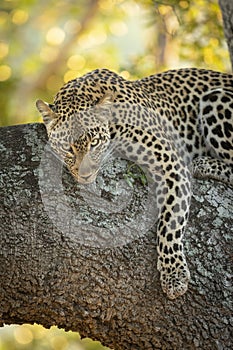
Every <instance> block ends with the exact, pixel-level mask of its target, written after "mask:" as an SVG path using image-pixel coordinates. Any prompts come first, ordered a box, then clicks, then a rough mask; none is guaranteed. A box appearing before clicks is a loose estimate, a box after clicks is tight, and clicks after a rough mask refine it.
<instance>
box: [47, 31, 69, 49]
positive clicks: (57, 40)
mask: <svg viewBox="0 0 233 350" xmlns="http://www.w3.org/2000/svg"><path fill="white" fill-rule="evenodd" d="M64 39H65V32H64V30H62V29H61V28H59V27H52V28H51V29H49V31H48V32H47V34H46V40H47V42H48V43H49V44H50V45H55V46H56V45H60V44H61V43H62V42H63V41H64Z"/></svg>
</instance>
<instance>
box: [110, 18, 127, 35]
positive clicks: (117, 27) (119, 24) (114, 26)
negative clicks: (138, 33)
mask: <svg viewBox="0 0 233 350" xmlns="http://www.w3.org/2000/svg"><path fill="white" fill-rule="evenodd" d="M110 31H111V33H112V34H113V35H116V36H124V35H125V34H127V33H128V27H127V25H126V24H125V22H123V21H115V22H112V23H111V24H110Z"/></svg>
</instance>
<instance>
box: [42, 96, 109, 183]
mask: <svg viewBox="0 0 233 350" xmlns="http://www.w3.org/2000/svg"><path fill="white" fill-rule="evenodd" d="M110 99H111V98H110V97H109V96H107V97H105V98H104V99H103V100H102V101H101V102H100V103H99V104H98V105H97V106H95V107H92V108H88V109H86V110H79V111H75V112H74V113H73V114H65V113H64V114H63V115H62V114H61V112H59V113H57V112H54V111H53V105H49V104H47V103H46V102H43V101H42V100H38V101H37V102H36V106H37V109H38V110H39V112H40V113H41V115H42V117H43V121H44V124H45V126H46V130H47V134H48V137H49V143H50V146H51V148H52V150H53V151H54V152H55V154H56V155H57V156H58V157H59V158H60V159H61V160H62V161H63V162H64V163H65V164H66V166H67V168H68V169H69V171H70V172H71V174H72V175H73V176H74V178H75V179H76V180H77V181H78V182H79V183H83V184H88V183H91V182H93V181H94V180H95V179H96V176H97V174H98V171H99V169H100V167H101V164H102V162H103V160H104V158H105V157H106V156H107V153H108V146H109V144H110V125H109V115H110V113H111V110H110V107H109V106H110V103H111V102H110Z"/></svg>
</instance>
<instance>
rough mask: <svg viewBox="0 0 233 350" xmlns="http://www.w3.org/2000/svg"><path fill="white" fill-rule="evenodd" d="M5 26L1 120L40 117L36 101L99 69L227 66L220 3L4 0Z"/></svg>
mask: <svg viewBox="0 0 233 350" xmlns="http://www.w3.org/2000/svg"><path fill="white" fill-rule="evenodd" d="M0 29H1V31H0V33H1V34H0V35H1V36H0V111H1V116H0V124H1V125H10V124H18V123H27V122H36V121H41V120H40V119H39V118H40V117H39V114H38V112H37V111H36V108H35V100H36V99H38V98H41V99H45V100H46V101H48V102H51V101H52V100H53V97H54V95H55V94H56V92H57V91H58V90H59V88H60V87H61V86H62V85H63V84H64V83H65V82H67V81H68V80H70V79H73V78H75V77H77V76H81V75H83V74H85V73H86V72H88V71H90V70H93V69H95V68H101V67H105V68H109V69H111V70H114V71H116V72H118V73H119V74H122V75H123V76H124V77H125V78H127V79H136V78H140V77H143V76H146V75H149V74H154V73H157V72H160V71H163V70H166V69H172V68H179V67H190V66H196V67H204V68H209V69H215V70H220V71H229V70H230V62H229V57H228V51H227V46H226V42H225V39H224V35H223V29H222V19H221V12H220V9H219V6H218V1H217V0H211V1H208V0H196V1H189V0H180V1H177V0H166V1H163V0H161V1H155V0H154V1H153V0H144V1H143V0H135V1H133V0H127V1H124V0H78V1H77V0H40V1H36V0H1V2H0Z"/></svg>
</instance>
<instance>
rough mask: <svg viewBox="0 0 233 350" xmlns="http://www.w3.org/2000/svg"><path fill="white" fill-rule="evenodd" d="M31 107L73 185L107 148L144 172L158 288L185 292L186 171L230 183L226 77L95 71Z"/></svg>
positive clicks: (231, 106) (93, 171)
mask: <svg viewBox="0 0 233 350" xmlns="http://www.w3.org/2000/svg"><path fill="white" fill-rule="evenodd" d="M37 108H38V110H39V111H40V113H41V114H42V116H43V118H44V123H45V125H46V128H47V132H48V136H49V140H50V143H51V146H52V148H53V149H54V151H55V152H56V153H57V154H59V155H60V156H61V157H63V159H64V161H65V163H66V164H67V167H68V169H69V170H70V171H71V173H72V174H73V176H74V177H75V178H76V179H77V181H78V182H80V183H89V182H93V181H94V180H95V178H96V176H97V174H98V171H99V169H100V167H101V164H102V163H103V161H104V159H105V158H106V157H107V155H108V150H109V148H110V147H111V145H112V144H113V143H114V146H115V148H117V150H118V151H119V152H120V153H121V154H122V156H124V157H127V158H128V159H130V160H132V161H134V162H136V163H138V164H140V165H141V166H142V167H144V169H145V170H146V172H147V174H148V176H149V177H150V178H151V179H152V180H153V181H154V183H156V184H157V186H156V193H155V195H156V198H157V203H158V207H159V220H158V226H157V250H158V270H159V271H160V275H161V285H162V288H163V290H164V292H165V293H166V294H167V295H168V297H169V298H171V299H174V298H176V297H178V296H180V295H182V294H184V293H185V292H186V290H187V287H188V281H189V279H190V274H189V270H188V267H187V263H186V260H185V256H184V252H183V245H182V237H183V232H184V228H185V225H186V223H187V219H188V214H189V207H190V198H191V185H190V177H191V176H190V172H192V173H193V175H194V176H196V177H208V178H214V179H217V180H220V181H223V182H225V183H227V184H229V185H233V76H232V75H229V74H224V73H219V72H214V71H209V70H203V69H195V68H193V69H179V70H171V71H167V72H165V73H161V74H156V75H152V76H149V77H146V78H143V79H141V80H136V81H128V80H125V79H124V78H122V77H121V76H119V75H118V74H116V73H114V72H111V71H109V70H107V69H97V70H94V71H92V72H90V73H87V74H86V75H84V76H83V77H80V78H77V79H74V80H71V81H70V82H68V83H67V84H65V85H64V86H63V87H62V88H61V90H60V91H59V92H58V94H57V95H56V97H55V99H54V102H53V104H51V105H48V104H46V103H44V102H43V101H41V100H39V101H37Z"/></svg>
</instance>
